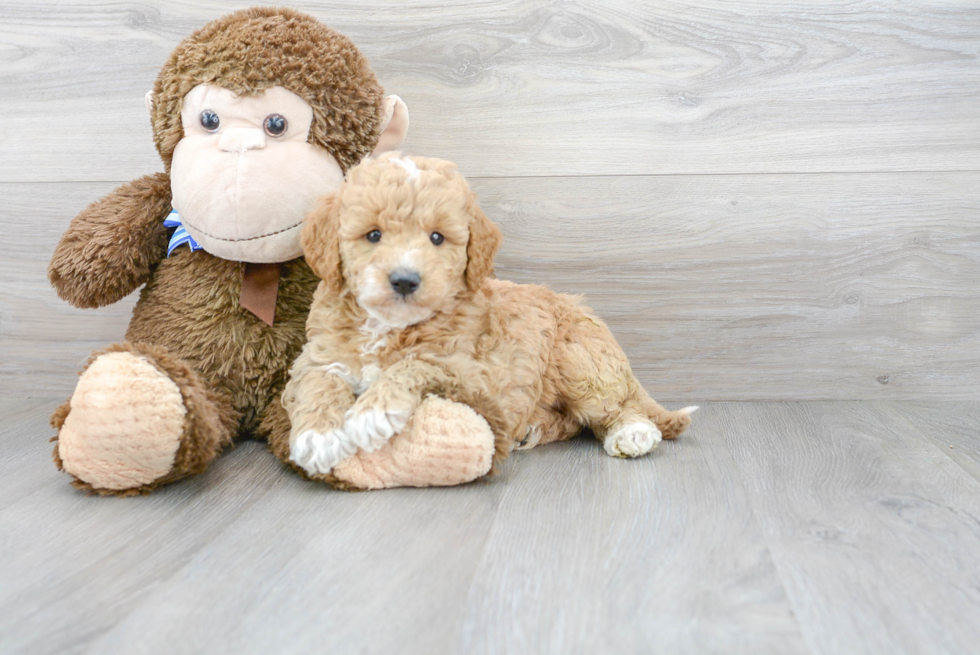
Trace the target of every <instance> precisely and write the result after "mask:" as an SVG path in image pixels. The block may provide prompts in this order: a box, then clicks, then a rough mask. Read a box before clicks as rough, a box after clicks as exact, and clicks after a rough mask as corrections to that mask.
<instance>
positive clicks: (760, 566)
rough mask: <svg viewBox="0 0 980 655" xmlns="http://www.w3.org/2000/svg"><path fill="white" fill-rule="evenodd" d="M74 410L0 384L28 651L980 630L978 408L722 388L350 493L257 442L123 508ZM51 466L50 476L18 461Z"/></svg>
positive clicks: (928, 643)
mask: <svg viewBox="0 0 980 655" xmlns="http://www.w3.org/2000/svg"><path fill="white" fill-rule="evenodd" d="M53 402H54V401H52V400H43V399H23V400H21V399H14V398H11V397H7V398H5V399H4V400H2V401H0V410H2V411H3V412H4V415H5V417H7V418H8V421H7V422H5V425H4V426H3V427H0V453H3V456H2V457H0V490H2V492H3V493H2V494H0V497H6V496H7V495H8V493H9V492H11V491H16V490H18V489H22V490H29V492H30V493H27V494H24V495H21V496H20V497H18V498H16V499H15V501H14V502H13V503H9V504H7V505H6V506H4V507H2V508H0V579H2V580H3V584H2V585H0V634H2V635H3V639H2V643H0V650H2V651H3V652H11V653H21V652H23V653H42V654H43V653H75V652H89V653H173V652H213V651H235V652H242V653H258V652H272V651H275V652H282V653H299V652H309V651H311V650H320V649H323V648H324V647H326V645H330V647H332V648H340V649H342V650H344V651H349V652H364V653H383V652H393V651H395V650H397V651H398V652H404V653H409V654H410V653H434V652H446V653H452V652H486V651H493V652H504V651H506V652H512V651H513V652H599V651H600V650H601V651H603V652H606V651H609V652H658V653H688V652H697V653H703V652H726V653H728V652H752V653H761V652H780V653H783V652H814V653H838V652H848V653H861V652H868V653H879V652H889V653H905V652H909V653H916V652H922V653H926V652H928V653H934V652H950V653H952V652H970V650H971V648H972V647H971V646H970V644H975V643H978V638H980V635H978V634H977V633H978V631H980V628H978V627H977V624H976V622H975V621H974V620H973V617H975V616H976V615H977V612H978V610H980V580H978V578H977V567H976V561H977V555H976V553H977V552H980V548H978V546H980V543H978V542H980V527H978V526H980V522H978V521H977V517H978V516H980V493H978V492H980V481H978V480H976V479H974V478H973V477H971V476H970V475H969V474H967V472H965V471H964V470H963V469H962V468H960V466H959V464H958V463H956V462H954V460H953V459H951V458H950V457H948V456H947V453H946V452H945V451H944V448H946V450H948V447H947V446H944V441H945V440H947V439H949V438H951V435H954V433H959V432H961V431H962V432H963V435H964V438H966V437H967V436H969V435H970V434H971V433H975V428H976V419H977V417H978V415H980V404H978V403H936V402H929V403H892V402H835V403H728V404H711V405H708V406H706V407H705V408H704V409H703V410H702V411H701V412H699V414H698V415H697V421H696V423H695V425H694V426H693V428H692V430H691V432H689V433H688V434H687V435H685V436H684V437H682V438H681V439H680V440H678V441H676V442H673V443H669V444H664V445H663V446H662V450H661V451H660V452H658V453H657V454H656V455H654V456H652V457H648V458H644V459H641V460H637V461H619V460H612V459H610V458H608V457H606V456H605V455H604V454H603V453H602V452H601V450H600V448H599V447H598V445H597V444H595V443H594V442H592V441H590V440H587V439H582V440H578V441H573V442H570V443H566V444H559V445H555V446H548V447H544V448H541V449H537V450H534V451H531V452H527V453H520V454H518V455H517V456H515V457H514V458H513V459H512V460H510V461H509V462H508V463H507V465H506V466H505V468H504V471H503V473H502V474H501V475H500V476H499V477H497V478H496V479H493V480H491V481H489V482H486V483H479V484H475V485H470V486H465V487H458V488H452V489H442V490H436V489H430V490H396V491H391V492H376V493H364V494H344V493H339V492H331V491H328V490H325V489H323V488H322V487H320V486H319V485H316V484H312V483H306V482H303V481H302V480H300V479H299V478H298V477H297V476H295V475H293V474H292V473H289V472H287V471H285V470H284V469H282V467H281V466H280V465H279V464H278V463H277V462H276V461H275V460H274V459H273V458H272V457H271V455H269V454H268V453H267V452H265V451H264V447H263V446H262V445H261V444H256V443H247V444H242V445H240V446H239V447H238V448H236V449H235V450H234V451H233V452H232V453H230V454H228V455H226V456H225V457H222V458H221V459H220V460H219V461H218V463H217V465H216V466H215V468H214V469H212V470H211V471H210V472H208V473H207V474H205V475H203V476H200V477H198V478H194V479H191V480H188V481H184V482H182V483H180V484H178V485H175V486H173V487H170V488H168V489H165V490H162V491H159V492H157V493H155V494H153V495H151V496H148V497H144V498H136V499H109V498H92V497H87V496H84V495H82V494H80V493H78V492H76V491H74V490H72V489H71V487H70V486H68V483H67V478H66V477H65V476H63V475H60V474H57V473H54V469H53V466H51V464H50V462H49V459H48V451H49V448H48V444H47V443H46V442H45V441H44V440H38V441H32V440H31V439H27V438H25V437H26V436H29V435H30V434H32V433H35V432H43V431H44V429H46V427H45V426H46V416H47V413H48V412H49V411H50V409H51V407H52V406H53ZM936 426H938V427H936ZM970 426H973V430H972V432H971V427H970ZM31 459H34V460H36V462H43V466H44V467H46V468H45V469H44V470H35V471H34V472H32V473H31V475H33V476H36V480H34V482H33V483H31V482H30V481H29V480H27V477H24V478H21V479H20V480H19V481H18V480H17V478H15V477H11V474H12V473H15V472H16V471H17V470H19V469H24V470H27V469H28V468H30V467H31V466H33V464H31V463H29V462H28V460H31ZM590 645H591V646H593V647H592V648H590Z"/></svg>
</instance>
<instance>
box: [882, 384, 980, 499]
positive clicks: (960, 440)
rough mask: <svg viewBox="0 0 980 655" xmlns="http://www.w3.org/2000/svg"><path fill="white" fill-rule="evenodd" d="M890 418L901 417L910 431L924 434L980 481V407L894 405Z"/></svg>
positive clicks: (890, 405)
mask: <svg viewBox="0 0 980 655" xmlns="http://www.w3.org/2000/svg"><path fill="white" fill-rule="evenodd" d="M887 411H888V412H889V413H890V414H894V415H895V416H898V417H901V418H902V419H903V420H904V421H905V422H906V424H907V425H908V426H909V429H911V430H915V431H920V432H922V433H923V434H925V435H926V436H927V437H928V438H929V439H931V440H932V442H933V443H935V444H936V446H937V447H938V448H939V449H940V450H942V451H943V452H944V453H946V454H947V455H949V457H950V458H951V459H952V460H953V461H954V462H956V463H957V464H959V465H960V466H961V467H962V468H963V469H964V470H966V472H967V473H969V474H970V475H972V476H973V477H974V478H976V479H977V480H980V403H977V402H976V401H974V402H959V403H943V404H942V405H940V406H939V407H936V406H935V404H931V403H927V402H922V401H919V402H891V403H888V405H887Z"/></svg>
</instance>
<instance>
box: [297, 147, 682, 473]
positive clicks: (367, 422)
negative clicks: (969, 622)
mask: <svg viewBox="0 0 980 655" xmlns="http://www.w3.org/2000/svg"><path fill="white" fill-rule="evenodd" d="M499 245H500V231H499V230H498V229H497V226H496V225H495V224H493V223H492V222H490V220H489V219H487V217H486V216H485V215H484V214H483V212H482V211H480V208H479V207H478V206H477V203H476V198H475V195H474V194H473V193H472V192H471V191H470V189H469V187H468V185H467V184H466V181H465V180H464V179H463V176H462V175H460V173H459V172H458V171H457V170H456V168H455V166H454V165H453V164H452V163H450V162H447V161H441V160H438V159H426V158H411V159H410V158H405V157H401V156H400V155H399V154H398V153H390V154H387V155H384V156H382V157H381V158H379V159H368V160H366V161H364V162H363V163H361V164H360V165H358V166H356V167H354V168H353V169H351V170H350V171H349V172H348V174H347V178H346V181H345V182H344V183H343V185H342V186H341V187H340V189H339V190H338V191H337V193H336V194H334V195H332V196H328V197H327V198H325V199H324V200H323V201H321V203H320V205H319V207H318V208H317V209H316V210H315V211H314V212H312V213H311V214H310V215H309V216H308V217H307V221H306V225H305V226H304V229H303V250H304V252H305V253H306V261H307V262H308V263H309V264H310V266H312V267H313V270H314V271H315V272H316V273H317V274H318V275H319V276H320V278H321V279H322V280H323V281H322V282H321V284H320V286H319V288H318V289H317V292H316V295H315V296H314V299H313V306H312V309H311V310H310V316H309V320H308V321H307V335H308V338H309V342H308V343H307V344H306V346H305V348H304V349H303V352H302V354H301V355H300V357H299V358H298V359H297V360H296V362H295V364H294V366H293V369H292V371H291V380H290V382H289V384H288V385H287V387H286V391H285V393H284V395H283V398H284V401H283V402H284V404H285V405H286V408H287V410H288V411H289V415H290V419H291V421H292V434H291V436H290V447H291V457H292V459H293V461H294V462H296V463H297V464H298V465H299V466H301V467H303V468H304V469H306V470H307V471H308V472H310V473H311V474H315V473H321V474H322V473H327V472H329V471H330V470H331V469H332V468H333V466H335V465H336V464H337V463H338V462H340V461H341V460H342V459H345V458H346V457H349V456H350V455H351V454H353V453H355V452H356V451H357V449H359V448H360V449H364V450H367V451H372V450H375V449H377V448H380V447H381V446H383V445H384V444H385V443H386V442H387V440H388V439H389V438H391V436H392V435H394V434H396V433H397V432H399V431H400V430H401V429H402V428H403V427H404V426H405V424H406V422H407V421H408V419H409V417H410V416H411V415H412V412H413V411H414V410H415V409H416V408H417V407H418V406H419V404H420V403H421V402H422V399H423V398H424V397H425V396H426V394H437V395H439V396H444V397H447V398H450V399H452V400H457V401H460V402H464V403H467V404H469V405H470V406H472V407H473V408H474V409H475V410H476V411H477V412H479V413H480V414H481V415H483V416H484V417H485V418H486V419H487V421H488V422H489V424H490V426H491V428H492V429H493V431H494V434H495V436H496V440H497V453H498V455H506V453H508V452H510V450H512V449H513V448H515V447H516V448H531V447H533V446H535V445H538V444H543V443H548V442H551V441H556V440H558V439H567V438H569V437H572V436H574V435H575V434H577V433H578V432H579V431H580V430H581V429H582V427H583V426H585V427H589V428H591V429H592V430H593V432H594V433H595V435H596V436H597V437H598V438H599V439H600V440H601V441H602V443H603V445H604V447H605V450H606V452H607V453H609V454H610V455H613V456H617V457H637V456H640V455H643V454H645V453H648V452H649V451H651V450H652V449H653V448H654V447H656V445H657V444H658V443H659V442H660V440H661V439H662V438H665V439H671V438H673V437H675V436H676V435H677V434H679V433H680V432H681V431H683V430H684V428H686V427H687V426H688V425H689V424H690V422H691V419H690V414H691V412H692V411H693V410H694V409H696V408H687V409H684V410H680V411H677V412H668V411H667V410H665V409H664V408H663V407H661V406H660V405H658V404H657V403H656V402H655V401H654V400H653V399H651V398H650V396H648V395H647V393H646V391H644V390H643V388H642V387H641V386H640V383H639V382H638V381H637V379H636V378H635V377H634V376H633V373H632V371H631V370H630V366H629V362H628V361H627V360H626V355H625V354H624V353H623V351H622V349H621V348H620V347H619V344H617V343H616V340H615V339H614V338H613V336H612V334H611V333H610V331H609V329H608V328H607V327H606V326H605V324H603V322H602V321H601V320H599V319H598V318H597V317H596V316H595V315H594V314H593V313H592V312H591V311H590V310H589V309H588V308H586V307H584V306H583V305H581V304H580V303H579V300H578V299H577V298H575V297H572V296H567V295H562V294H558V293H554V292H553V291H551V290H549V289H547V288H545V287H541V286H536V285H518V284H514V283H512V282H505V281H502V280H496V279H491V278H490V275H491V273H492V272H493V256H494V253H495V252H496V250H497V248H498V246H499ZM311 371H317V372H318V374H317V375H309V373H310V372H311Z"/></svg>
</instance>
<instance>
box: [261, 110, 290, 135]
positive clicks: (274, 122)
mask: <svg viewBox="0 0 980 655" xmlns="http://www.w3.org/2000/svg"><path fill="white" fill-rule="evenodd" d="M288 126H289V123H287V122H286V117H285V116H283V115H282V114H272V115H270V116H266V117H265V133H266V134H268V135H269V136H282V135H283V134H285V133H286V128H287V127H288Z"/></svg>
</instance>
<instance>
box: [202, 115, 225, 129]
mask: <svg viewBox="0 0 980 655" xmlns="http://www.w3.org/2000/svg"><path fill="white" fill-rule="evenodd" d="M220 123H221V121H220V120H219V119H218V115H217V114H216V113H214V112H213V111H211V110H210V109H205V110H204V111H202V112H201V127H203V128H204V129H205V130H207V131H208V132H214V131H215V130H217V129H218V125H219V124H220Z"/></svg>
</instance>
